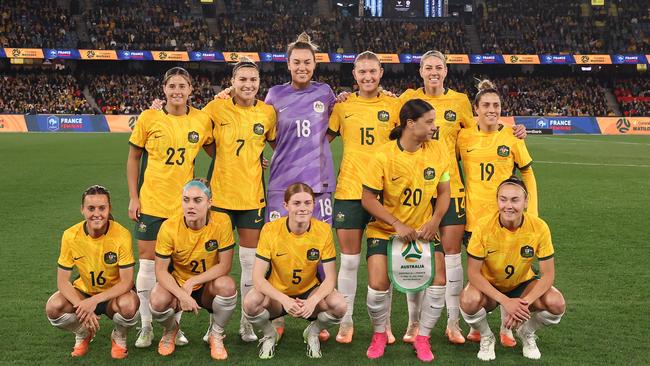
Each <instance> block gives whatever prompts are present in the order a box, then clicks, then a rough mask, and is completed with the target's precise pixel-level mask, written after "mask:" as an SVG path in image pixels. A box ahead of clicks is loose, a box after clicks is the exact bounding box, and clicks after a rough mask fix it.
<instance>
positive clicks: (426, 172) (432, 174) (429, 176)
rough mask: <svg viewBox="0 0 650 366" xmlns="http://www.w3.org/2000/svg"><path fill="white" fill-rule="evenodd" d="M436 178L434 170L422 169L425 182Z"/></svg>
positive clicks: (429, 168) (430, 168)
mask: <svg viewBox="0 0 650 366" xmlns="http://www.w3.org/2000/svg"><path fill="white" fill-rule="evenodd" d="M435 177H436V170H435V169H433V168H432V167H428V168H426V169H424V179H425V180H431V179H433V178H435Z"/></svg>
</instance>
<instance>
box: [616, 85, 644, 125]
mask: <svg viewBox="0 0 650 366" xmlns="http://www.w3.org/2000/svg"><path fill="white" fill-rule="evenodd" d="M614 85H615V87H614V96H616V100H617V101H618V103H619V104H620V106H621V113H623V115H624V116H626V117H634V116H648V115H650V78H648V77H645V78H627V79H616V81H615V84H614Z"/></svg>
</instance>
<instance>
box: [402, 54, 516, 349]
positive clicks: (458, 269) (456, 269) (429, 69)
mask: <svg viewBox="0 0 650 366" xmlns="http://www.w3.org/2000/svg"><path fill="white" fill-rule="evenodd" d="M447 72H448V69H447V59H446V57H445V55H444V54H442V53H441V52H439V51H429V52H427V53H425V54H424V55H422V59H421V60H420V76H421V77H422V80H423V82H424V87H422V88H419V89H417V90H414V89H409V90H407V91H405V92H404V93H403V94H402V95H400V100H402V102H406V101H408V100H410V99H413V98H419V99H423V100H425V101H427V102H429V103H430V104H431V105H432V106H433V107H434V108H435V109H436V111H437V113H436V125H437V126H438V127H439V132H438V133H437V134H436V135H435V136H434V139H440V140H442V141H444V142H445V144H446V146H447V149H448V154H449V160H450V161H453V160H455V157H456V139H457V136H458V132H459V131H460V130H461V128H463V127H464V128H468V127H473V126H475V125H476V122H474V118H473V115H472V106H471V104H470V101H469V98H468V97H467V95H466V94H463V93H459V92H456V91H454V90H451V89H449V88H447V87H445V86H444V82H445V78H446V77H447ZM514 133H516V135H517V137H519V138H523V137H525V136H526V129H525V128H524V127H523V126H517V127H515V130H514ZM449 174H450V177H451V181H450V185H451V202H450V205H449V210H448V211H447V213H446V214H445V216H444V217H443V219H442V222H441V223H440V234H441V239H442V246H443V247H444V249H445V266H446V271H447V273H446V274H447V290H446V294H445V302H446V305H447V329H446V331H445V334H446V335H447V337H448V339H449V341H450V342H452V343H455V344H463V343H465V338H464V337H463V335H462V333H461V329H460V326H459V324H458V321H459V318H460V312H459V296H460V292H461V291H462V289H463V281H464V279H463V267H462V264H461V257H460V246H461V242H462V240H463V235H464V233H465V212H466V211H465V189H464V187H463V182H462V180H461V177H460V173H459V171H458V166H457V164H450V166H449ZM407 299H408V309H409V327H408V328H407V331H406V334H405V335H404V341H405V342H413V340H414V339H415V336H416V335H417V322H418V318H419V314H420V304H421V302H422V293H419V294H418V293H410V294H408V295H407ZM508 336H509V337H510V339H511V340H512V341H513V342H514V339H513V338H512V333H511V332H510V333H509V335H508Z"/></svg>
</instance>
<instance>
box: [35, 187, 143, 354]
mask: <svg viewBox="0 0 650 366" xmlns="http://www.w3.org/2000/svg"><path fill="white" fill-rule="evenodd" d="M81 214H82V215H83V216H84V219H85V220H84V221H82V222H80V223H78V224H76V225H74V226H72V227H71V228H69V229H67V230H66V231H65V232H64V233H63V238H62V239H61V254H60V255H59V260H58V264H59V269H58V272H57V277H56V282H57V288H58V289H59V290H58V291H57V292H55V293H54V295H52V296H51V297H50V298H49V300H47V304H46V305H45V312H46V313H47V318H48V319H49V320H50V323H52V325H53V326H55V327H57V328H60V329H63V330H68V331H71V332H73V333H74V335H75V338H76V342H75V345H74V349H73V350H72V353H71V355H72V357H80V356H83V355H85V354H86V353H87V352H88V345H89V343H90V341H91V340H92V339H93V337H94V336H95V332H96V331H97V330H98V329H99V322H98V320H99V316H100V315H102V314H106V316H108V317H109V318H111V319H113V322H114V323H115V329H114V330H113V332H112V333H111V356H112V357H113V358H118V359H119V358H125V357H126V356H127V347H126V334H127V331H128V329H129V328H131V327H132V326H134V325H136V324H137V322H138V315H139V313H138V306H140V301H139V300H138V296H137V295H136V294H135V292H133V291H132V288H133V265H134V264H135V261H134V259H133V249H132V248H131V233H130V232H129V230H127V229H126V228H124V227H123V226H122V225H120V224H118V223H117V222H115V221H113V220H112V216H111V197H110V193H109V192H108V190H107V189H106V188H104V187H102V186H98V185H94V186H91V187H89V188H88V189H86V191H85V192H84V193H83V194H82V196H81ZM74 267H76V268H77V271H78V272H79V278H78V279H76V280H75V281H74V282H72V283H71V282H70V275H71V274H72V269H73V268H74Z"/></svg>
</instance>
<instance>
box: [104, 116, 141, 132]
mask: <svg viewBox="0 0 650 366" xmlns="http://www.w3.org/2000/svg"><path fill="white" fill-rule="evenodd" d="M104 117H105V118H106V123H108V129H109V131H111V132H129V133H130V132H131V131H133V127H135V124H136V123H137V122H138V116H137V115H110V114H107V115H105V116H104Z"/></svg>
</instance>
